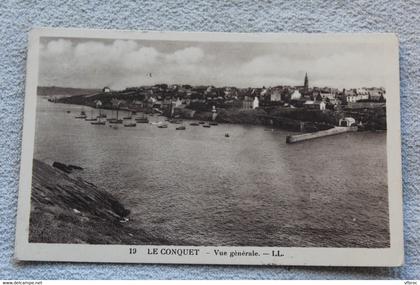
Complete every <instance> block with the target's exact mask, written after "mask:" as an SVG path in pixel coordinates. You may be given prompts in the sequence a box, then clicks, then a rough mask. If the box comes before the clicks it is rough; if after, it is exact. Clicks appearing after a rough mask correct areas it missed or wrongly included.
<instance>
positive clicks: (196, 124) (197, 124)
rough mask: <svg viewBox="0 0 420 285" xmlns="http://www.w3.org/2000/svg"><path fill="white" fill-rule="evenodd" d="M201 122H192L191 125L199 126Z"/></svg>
mask: <svg viewBox="0 0 420 285" xmlns="http://www.w3.org/2000/svg"><path fill="white" fill-rule="evenodd" d="M199 125H200V124H199V123H191V124H190V126H199Z"/></svg>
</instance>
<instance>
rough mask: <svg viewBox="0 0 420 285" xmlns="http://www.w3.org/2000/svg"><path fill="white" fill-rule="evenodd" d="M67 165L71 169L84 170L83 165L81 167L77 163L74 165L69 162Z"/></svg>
mask: <svg viewBox="0 0 420 285" xmlns="http://www.w3.org/2000/svg"><path fill="white" fill-rule="evenodd" d="M67 167H68V168H70V169H72V170H73V169H76V170H83V168H82V167H80V166H77V165H73V164H69V165H67Z"/></svg>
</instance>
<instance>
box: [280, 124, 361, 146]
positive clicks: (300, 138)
mask: <svg viewBox="0 0 420 285" xmlns="http://www.w3.org/2000/svg"><path fill="white" fill-rule="evenodd" d="M348 132H357V127H356V126H353V127H334V128H332V129H328V130H324V131H319V132H313V133H306V134H300V135H291V136H287V137H286V143H296V142H301V141H307V140H312V139H316V138H322V137H326V136H332V135H338V134H343V133H348Z"/></svg>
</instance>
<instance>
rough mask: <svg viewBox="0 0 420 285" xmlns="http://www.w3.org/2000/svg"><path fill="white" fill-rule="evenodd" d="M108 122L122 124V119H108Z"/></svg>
mask: <svg viewBox="0 0 420 285" xmlns="http://www.w3.org/2000/svg"><path fill="white" fill-rule="evenodd" d="M108 122H110V123H111V124H122V123H123V120H121V119H110V120H109V121H108Z"/></svg>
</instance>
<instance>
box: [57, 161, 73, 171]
mask: <svg viewBox="0 0 420 285" xmlns="http://www.w3.org/2000/svg"><path fill="white" fill-rule="evenodd" d="M52 166H53V167H55V168H57V169H60V170H61V171H64V172H65V173H71V171H72V169H71V168H70V167H68V166H67V165H65V164H64V163H61V162H57V161H54V162H53V164H52Z"/></svg>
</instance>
